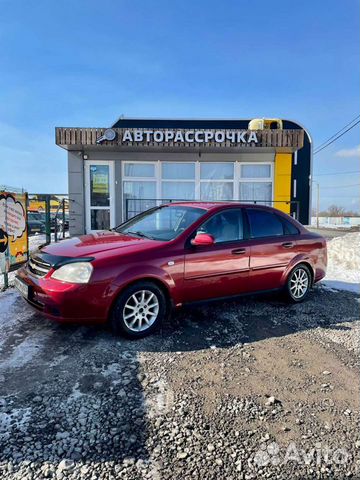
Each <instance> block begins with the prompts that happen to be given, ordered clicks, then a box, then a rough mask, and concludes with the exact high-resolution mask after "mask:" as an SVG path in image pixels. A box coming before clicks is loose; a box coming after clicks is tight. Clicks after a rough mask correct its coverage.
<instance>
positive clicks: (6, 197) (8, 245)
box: [0, 192, 28, 272]
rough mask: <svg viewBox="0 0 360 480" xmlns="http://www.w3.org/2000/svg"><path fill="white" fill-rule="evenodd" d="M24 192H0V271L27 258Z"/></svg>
mask: <svg viewBox="0 0 360 480" xmlns="http://www.w3.org/2000/svg"><path fill="white" fill-rule="evenodd" d="M26 197H27V195H26V193H21V194H19V193H8V192H1V193H0V271H1V272H6V271H9V269H10V268H11V267H12V266H13V265H16V264H20V263H23V262H26V261H27V259H28V236H27V228H26Z"/></svg>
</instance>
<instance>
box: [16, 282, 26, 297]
mask: <svg viewBox="0 0 360 480" xmlns="http://www.w3.org/2000/svg"><path fill="white" fill-rule="evenodd" d="M15 288H17V289H18V291H19V292H20V293H21V295H22V296H23V297H25V298H28V296H29V287H28V285H26V283H24V282H23V281H22V280H20V279H19V278H18V277H15Z"/></svg>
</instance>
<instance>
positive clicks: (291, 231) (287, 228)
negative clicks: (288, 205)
mask: <svg viewBox="0 0 360 480" xmlns="http://www.w3.org/2000/svg"><path fill="white" fill-rule="evenodd" d="M281 221H282V223H283V225H284V235H299V233H300V231H299V229H298V228H297V227H296V226H295V225H294V224H293V223H291V222H289V220H286V218H282V217H281Z"/></svg>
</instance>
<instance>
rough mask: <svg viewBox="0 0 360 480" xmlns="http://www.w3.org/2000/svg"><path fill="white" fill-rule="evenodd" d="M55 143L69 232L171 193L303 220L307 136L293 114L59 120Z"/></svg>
mask: <svg viewBox="0 0 360 480" xmlns="http://www.w3.org/2000/svg"><path fill="white" fill-rule="evenodd" d="M259 122H260V123H259ZM259 122H258V123H256V124H257V125H260V124H261V121H259ZM263 123H264V122H263ZM250 127H251V125H250ZM279 127H280V128H279ZM258 128H259V127H258ZM56 144H57V145H59V146H60V147H62V148H64V149H66V150H67V151H68V175H69V200H70V207H69V208H70V233H71V234H72V235H75V234H81V233H84V232H91V231H96V230H101V229H106V228H109V227H114V226H116V225H118V224H120V223H121V222H123V221H125V220H126V219H128V218H130V217H131V216H133V215H135V214H137V213H140V212H141V211H143V210H145V209H147V208H150V207H152V206H154V205H156V204H160V203H161V202H165V201H170V200H194V199H195V200H199V199H200V200H238V201H239V200H240V201H244V202H254V201H255V202H258V203H264V204H269V205H273V206H275V207H277V208H279V209H280V210H282V211H284V212H286V213H289V214H291V215H293V216H294V217H296V218H297V219H298V220H299V221H300V222H302V223H304V224H308V223H309V214H310V205H311V202H310V193H311V181H310V179H311V155H312V153H311V152H312V150H311V140H310V137H309V135H308V134H307V132H306V131H305V130H304V129H303V127H301V126H300V125H299V124H297V123H295V122H292V121H288V120H282V121H281V120H279V121H278V124H276V125H275V128H274V122H272V123H271V125H270V128H266V126H265V128H263V129H260V130H253V129H249V120H175V119H168V120H166V119H164V120H161V119H126V118H120V119H119V120H118V121H117V122H116V123H115V124H114V125H113V126H112V127H111V128H109V129H105V128H64V127H58V128H56Z"/></svg>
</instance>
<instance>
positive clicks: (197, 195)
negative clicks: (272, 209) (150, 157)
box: [123, 161, 273, 219]
mask: <svg viewBox="0 0 360 480" xmlns="http://www.w3.org/2000/svg"><path fill="white" fill-rule="evenodd" d="M272 182H273V180H272V167H271V163H260V162H259V163H257V162H251V163H250V162H249V163H245V162H203V161H196V162H169V161H166V162H162V161H154V162H149V163H145V162H144V163H140V162H139V163H136V162H124V166H123V199H124V202H123V206H124V219H128V218H131V217H132V216H134V215H136V214H138V213H140V212H142V211H144V210H146V209H148V208H151V207H154V206H156V205H160V204H161V202H164V201H170V200H204V201H226V200H240V201H247V202H253V201H257V202H260V203H264V204H269V202H271V200H272V188H273V184H272Z"/></svg>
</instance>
